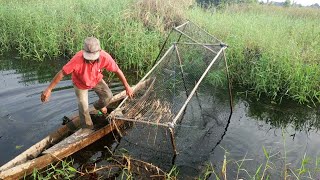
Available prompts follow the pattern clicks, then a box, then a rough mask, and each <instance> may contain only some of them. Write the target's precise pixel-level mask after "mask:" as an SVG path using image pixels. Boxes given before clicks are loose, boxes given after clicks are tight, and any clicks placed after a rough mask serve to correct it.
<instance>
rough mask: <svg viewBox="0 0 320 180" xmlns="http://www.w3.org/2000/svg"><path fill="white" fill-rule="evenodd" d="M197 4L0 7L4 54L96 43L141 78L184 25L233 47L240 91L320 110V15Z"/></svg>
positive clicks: (58, 52) (45, 54)
mask: <svg viewBox="0 0 320 180" xmlns="http://www.w3.org/2000/svg"><path fill="white" fill-rule="evenodd" d="M192 3H194V1H193V0H188V1H186V0H177V1H170V0H169V1H160V0H148V1H147V0H138V1H133V0H122V1H116V0H92V1H85V0H79V1H76V0H66V1H62V0H57V1H49V0H44V1H40V0H31V1H25V0H23V1H19V2H16V1H11V0H0V4H1V6H0V23H1V25H2V27H1V28H0V39H1V41H0V52H2V53H3V52H6V51H9V50H11V49H17V50H18V53H19V54H20V55H21V56H22V57H24V58H26V59H35V60H40V61H41V60H43V59H45V58H56V57H61V56H67V57H71V56H72V55H73V54H74V53H75V52H77V51H78V50H80V49H82V43H83V39H84V38H85V37H87V36H96V37H98V38H99V39H100V40H101V44H102V47H103V48H104V49H106V50H107V51H108V52H110V53H111V55H112V56H113V57H115V58H116V60H117V62H118V63H119V64H120V66H121V67H122V68H124V69H131V70H134V71H136V72H137V74H138V75H142V74H143V73H144V71H145V70H147V69H149V68H150V66H151V65H152V64H153V61H154V60H155V58H156V56H157V54H158V52H159V50H160V47H161V45H162V43H163V41H164V39H165V38H166V36H167V32H168V30H170V29H171V27H172V26H174V25H178V24H180V23H182V22H183V21H184V20H185V19H187V18H188V19H190V20H192V21H193V22H195V23H197V24H199V25H200V26H202V27H204V28H205V29H207V30H208V31H209V32H210V33H211V34H213V35H215V36H216V37H218V38H219V39H221V40H222V41H224V42H226V43H227V44H229V46H230V47H229V49H228V51H227V56H228V61H229V65H230V68H229V69H230V73H231V78H232V83H233V85H234V86H241V87H245V88H247V89H248V90H249V91H251V92H253V93H255V94H256V95H257V96H258V97H260V96H261V95H262V94H263V95H267V96H269V97H271V99H272V101H278V102H281V100H282V98H287V97H289V98H292V99H294V100H296V101H298V102H300V103H310V102H313V103H315V102H320V78H319V77H320V70H319V61H320V58H319V57H320V40H319V39H320V23H319V20H318V19H319V17H320V11H319V10H317V9H311V8H294V7H292V8H282V7H274V6H267V5H258V4H251V5H233V6H227V7H226V8H225V9H223V10H218V11H216V10H213V9H208V10H203V9H201V8H200V7H197V6H196V5H194V4H193V6H191V5H192Z"/></svg>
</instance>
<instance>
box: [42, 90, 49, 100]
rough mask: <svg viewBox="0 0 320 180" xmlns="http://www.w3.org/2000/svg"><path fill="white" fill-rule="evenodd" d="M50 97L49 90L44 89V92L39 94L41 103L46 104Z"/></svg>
mask: <svg viewBox="0 0 320 180" xmlns="http://www.w3.org/2000/svg"><path fill="white" fill-rule="evenodd" d="M50 96H51V90H49V89H46V90H45V91H43V92H42V94H41V101H42V102H47V101H49V98H50Z"/></svg>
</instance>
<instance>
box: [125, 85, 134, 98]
mask: <svg viewBox="0 0 320 180" xmlns="http://www.w3.org/2000/svg"><path fill="white" fill-rule="evenodd" d="M126 92H127V96H128V97H129V98H130V99H132V98H133V90H132V88H131V87H130V86H128V87H126Z"/></svg>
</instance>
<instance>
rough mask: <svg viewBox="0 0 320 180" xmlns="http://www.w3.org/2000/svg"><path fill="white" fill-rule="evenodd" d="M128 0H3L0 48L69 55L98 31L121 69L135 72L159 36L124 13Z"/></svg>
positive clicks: (29, 54)
mask: <svg viewBox="0 0 320 180" xmlns="http://www.w3.org/2000/svg"><path fill="white" fill-rule="evenodd" d="M35 4H36V6H35ZM131 4H132V2H131V0H124V1H116V0H107V1H104V0H93V1H85V0H80V1H75V0H67V1H62V0H58V1H48V0H45V1H40V0H32V1H19V2H16V1H9V0H8V1H6V0H3V1H2V3H1V6H0V14H1V16H0V23H1V24H2V28H1V29H0V38H1V43H0V49H1V52H2V53H4V52H6V51H8V50H9V49H17V50H18V53H19V54H20V55H21V56H22V57H23V58H25V59H34V60H38V61H42V60H43V59H45V58H57V57H61V56H66V57H71V56H72V55H73V54H74V53H75V52H77V51H78V50H80V49H82V45H83V40H84V38H85V37H87V36H96V37H97V38H99V39H100V41H101V45H102V48H103V49H106V50H107V51H108V52H110V53H111V54H112V56H113V57H114V58H115V59H116V60H117V62H118V63H119V64H120V65H121V66H122V67H123V68H124V69H129V68H131V69H135V70H136V71H138V72H139V71H140V70H143V69H146V68H147V67H149V66H150V65H151V64H152V63H153V60H154V59H155V57H156V55H157V53H158V51H159V48H158V47H159V46H160V45H159V42H160V39H161V38H162V37H161V34H160V33H159V32H157V31H148V30H147V29H146V28H145V27H144V26H143V23H142V22H139V21H137V20H135V19H133V18H130V17H127V16H126V14H128V13H129V12H130V9H129V7H131ZM140 73H141V72H140Z"/></svg>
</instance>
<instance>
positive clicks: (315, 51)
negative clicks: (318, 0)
mask: <svg viewBox="0 0 320 180" xmlns="http://www.w3.org/2000/svg"><path fill="white" fill-rule="evenodd" d="M187 13H188V18H189V19H191V20H192V21H194V22H197V23H199V24H200V25H201V26H203V27H204V28H205V29H208V31H209V32H210V33H211V34H214V35H216V36H217V37H218V38H219V39H222V40H223V41H224V42H225V43H227V44H229V45H230V47H229V49H228V50H227V59H228V61H229V65H230V72H231V78H232V81H233V84H234V86H238V85H239V86H241V87H246V88H247V89H248V90H249V91H251V92H254V93H255V94H256V95H257V96H258V97H260V95H262V94H264V95H267V96H269V97H271V100H272V101H278V102H281V100H282V98H283V97H290V98H292V99H294V100H296V101H298V102H300V103H310V102H319V101H320V86H319V84H320V79H319V75H320V70H319V68H318V64H319V60H320V59H319V57H320V41H319V40H318V39H319V38H320V24H319V22H318V17H319V15H320V12H319V11H318V10H317V9H310V8H294V7H292V8H281V7H274V6H262V5H256V4H253V5H241V6H240V5H234V6H229V7H227V8H226V9H225V10H222V11H216V10H212V9H208V10H203V9H201V8H197V7H195V8H193V9H191V10H190V11H188V12H187Z"/></svg>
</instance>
